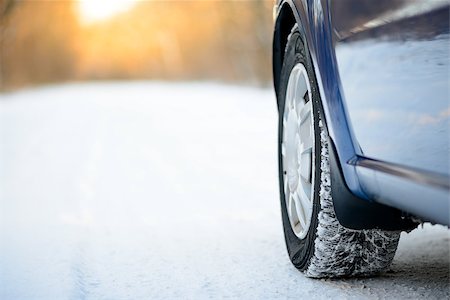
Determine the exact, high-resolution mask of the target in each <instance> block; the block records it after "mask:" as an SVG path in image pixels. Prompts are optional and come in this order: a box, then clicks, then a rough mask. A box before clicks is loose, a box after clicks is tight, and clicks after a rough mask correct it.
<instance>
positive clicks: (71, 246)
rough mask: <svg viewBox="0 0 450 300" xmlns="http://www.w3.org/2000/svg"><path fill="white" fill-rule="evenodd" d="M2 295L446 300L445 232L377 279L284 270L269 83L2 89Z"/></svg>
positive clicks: (411, 248)
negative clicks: (315, 275)
mask: <svg viewBox="0 0 450 300" xmlns="http://www.w3.org/2000/svg"><path fill="white" fill-rule="evenodd" d="M0 130H1V139H2V140H1V143H0V154H1V156H0V157H1V160H0V193H1V194H0V298H1V299H67V298H70V299H142V298H144V299H160V298H161V299H162V298H165V299H167V298H169V299H171V298H175V297H183V298H190V299H191V298H244V299H253V298H265V299H276V298H283V299H284V298H299V297H305V298H317V299H329V298H348V299H373V298H386V297H389V298H395V299H402V298H403V299H405V298H427V299H439V298H441V299H443V298H449V296H450V295H449V286H448V284H449V256H450V255H449V241H450V236H449V233H448V230H447V229H446V228H444V227H442V226H431V225H426V226H425V227H424V228H423V229H417V230H415V231H413V232H412V233H410V234H405V233H403V234H402V239H401V241H400V245H399V250H398V252H397V255H396V257H395V258H394V263H393V266H392V270H391V271H390V272H387V273H386V274H384V275H383V276H381V277H375V278H365V279H346V280H313V279H308V278H306V277H305V276H304V275H302V274H301V273H300V272H298V271H297V270H296V269H295V268H294V267H293V266H292V265H291V263H290V262H289V259H288V257H287V254H286V250H285V245H284V238H283V234H282V228H281V217H280V207H279V202H278V201H279V200H278V182H277V160H276V134H277V113H276V105H275V96H274V92H273V91H272V90H270V89H257V88H251V87H238V86H229V85H220V84H214V83H177V84H175V83H162V82H135V83H129V82H111V83H102V82H99V83H92V84H67V85H63V86H54V87H52V86H49V87H45V88H37V89H31V90H25V91H19V92H15V93H7V94H0Z"/></svg>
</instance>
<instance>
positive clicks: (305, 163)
mask: <svg viewBox="0 0 450 300" xmlns="http://www.w3.org/2000/svg"><path fill="white" fill-rule="evenodd" d="M311 151H312V148H309V149H307V150H306V151H304V152H303V153H302V154H301V155H300V177H302V178H303V180H304V181H306V182H311V163H312V161H311V156H312V155H311V154H312V152H311Z"/></svg>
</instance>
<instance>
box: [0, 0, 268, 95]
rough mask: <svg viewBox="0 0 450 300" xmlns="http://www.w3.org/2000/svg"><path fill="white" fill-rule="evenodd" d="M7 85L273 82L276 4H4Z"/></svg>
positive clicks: (0, 7)
mask: <svg viewBox="0 0 450 300" xmlns="http://www.w3.org/2000/svg"><path fill="white" fill-rule="evenodd" d="M0 3H1V4H0V22H1V23H0V26H1V32H0V44H1V53H0V66H1V70H0V75H1V77H0V87H1V89H3V90H11V89H16V88H21V87H26V86H31V85H38V84H48V83H56V82H64V81H75V80H76V81H86V80H111V79H113V80H117V79H160V80H161V79H163V80H205V79H207V80H220V81H227V82H243V83H250V84H258V85H267V84H268V83H269V81H270V78H271V67H270V64H271V58H270V57H271V56H270V55H271V41H272V5H273V1H272V0H258V1H256V0H255V1H228V0H224V1H189V0H188V1H186V0H179V1H172V0H171V1H165V0H160V1H157V0H156V1H139V0H109V1H106V0H81V1H53V0H25V1H23V0H2V1H0Z"/></svg>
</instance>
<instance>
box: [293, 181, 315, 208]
mask: <svg viewBox="0 0 450 300" xmlns="http://www.w3.org/2000/svg"><path fill="white" fill-rule="evenodd" d="M305 188H306V189H308V190H309V191H310V188H308V184H299V185H298V186H297V191H296V194H298V195H299V199H300V202H301V204H302V207H303V208H304V212H305V214H306V215H309V213H308V212H309V210H310V209H311V204H312V203H311V199H310V195H311V193H310V192H308V191H305Z"/></svg>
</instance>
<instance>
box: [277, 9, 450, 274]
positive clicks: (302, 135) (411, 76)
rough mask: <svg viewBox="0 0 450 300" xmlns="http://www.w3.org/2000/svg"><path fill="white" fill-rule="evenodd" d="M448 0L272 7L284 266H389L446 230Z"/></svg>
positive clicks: (366, 269) (357, 269)
mask: <svg viewBox="0 0 450 300" xmlns="http://www.w3.org/2000/svg"><path fill="white" fill-rule="evenodd" d="M449 11H450V4H449V1H448V0H444V1H441V0H432V1H425V0H420V1H416V0H378V1H373V0H338V1H332V0H328V1H327V0H279V1H277V3H276V5H275V9H274V12H275V16H276V19H275V25H274V26H275V29H274V39H273V78H274V86H275V91H276V95H277V104H278V112H279V132H278V159H279V183H280V200H281V201H280V202H281V210H282V219H283V227H284V234H285V239H286V246H287V250H288V254H289V257H290V260H291V261H292V263H293V264H294V265H295V267H296V268H298V269H299V270H300V271H302V272H304V273H305V274H306V276H309V277H314V278H322V277H341V276H370V275H374V274H377V273H380V272H382V271H383V270H385V269H386V268H388V267H389V265H390V263H391V262H392V259H393V257H394V255H395V251H396V249H397V245H398V241H399V238H400V233H401V232H402V231H411V230H413V229H414V228H416V227H417V225H418V224H421V223H424V222H431V223H433V224H443V225H447V226H448V225H449V199H450V177H449V167H450V166H449V160H450V149H449V139H450V124H449V118H450V100H449V99H450V98H449V83H450V82H449V74H450V73H449V72H450V70H449V49H450V42H449V40H450V39H449V28H450V26H449Z"/></svg>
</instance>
